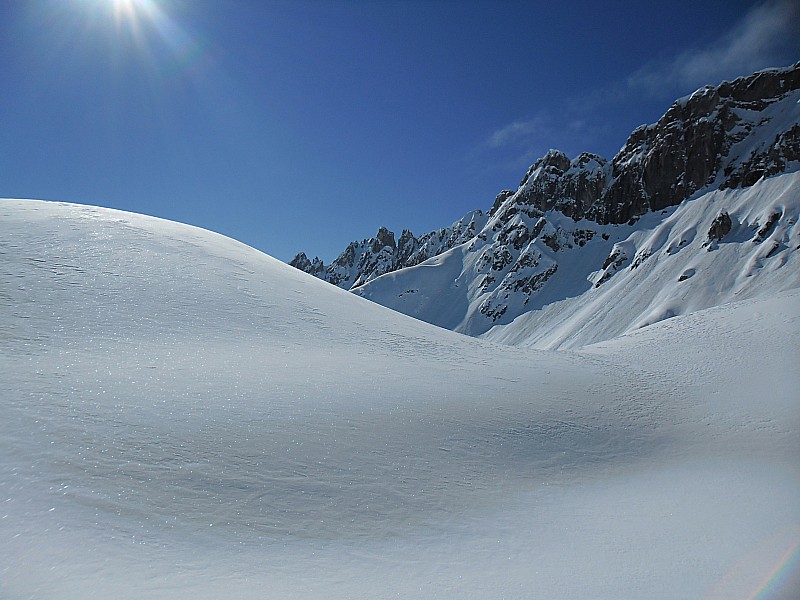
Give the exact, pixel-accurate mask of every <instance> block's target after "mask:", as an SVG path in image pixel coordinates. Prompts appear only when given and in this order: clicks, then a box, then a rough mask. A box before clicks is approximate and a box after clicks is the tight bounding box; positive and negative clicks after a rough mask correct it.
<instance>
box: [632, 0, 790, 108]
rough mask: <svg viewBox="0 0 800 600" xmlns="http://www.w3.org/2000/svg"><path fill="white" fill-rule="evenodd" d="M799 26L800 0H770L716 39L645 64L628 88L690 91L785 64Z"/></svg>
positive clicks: (657, 91) (636, 89) (652, 92)
mask: <svg viewBox="0 0 800 600" xmlns="http://www.w3.org/2000/svg"><path fill="white" fill-rule="evenodd" d="M798 31H800V4H798V3H796V2H794V1H793V0H771V1H769V2H766V3H764V4H761V5H760V6H757V7H756V8H754V9H753V10H751V11H750V12H749V13H747V14H746V15H745V17H744V18H743V19H742V21H741V22H740V23H739V24H738V25H737V26H736V27H734V28H733V29H732V30H731V31H730V32H728V33H727V34H725V35H724V36H722V37H721V38H719V39H718V40H716V41H715V42H713V43H712V44H709V45H708V46H706V47H704V48H701V49H698V50H692V51H687V52H683V53H681V54H680V55H678V56H677V57H675V58H674V59H673V60H671V61H668V62H661V63H651V64H648V65H645V66H644V67H643V68H641V69H640V70H638V71H637V72H635V73H634V74H632V75H631V76H630V77H628V79H627V82H626V83H627V86H626V87H627V88H628V91H629V92H634V91H641V90H643V91H645V92H648V93H650V94H653V95H657V94H662V93H667V92H669V91H672V90H674V89H676V88H680V89H681V90H683V91H685V92H689V91H692V90H694V89H695V88H697V87H699V86H701V85H705V84H716V83H719V82H722V81H723V80H725V79H733V78H735V77H738V76H742V75H747V74H749V73H752V72H753V71H756V70H758V69H763V68H766V67H782V66H786V65H783V64H777V63H778V61H780V60H781V57H783V56H786V55H787V54H789V53H792V52H797V51H798V43H797V39H798V38H797V32H798ZM797 58H800V56H798V57H797Z"/></svg>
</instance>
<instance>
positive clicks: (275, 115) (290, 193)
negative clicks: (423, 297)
mask: <svg viewBox="0 0 800 600" xmlns="http://www.w3.org/2000/svg"><path fill="white" fill-rule="evenodd" d="M797 4H798V3H797V2H794V1H792V0H774V1H770V2H767V3H763V2H740V1H735V0H719V1H717V0H709V1H703V0H692V1H683V0H677V1H674V2H663V3H645V2H621V1H614V0H610V1H606V2H598V1H596V0H588V1H577V2H571V3H570V2H553V1H552V0H548V1H547V2H534V1H529V2H502V1H499V0H495V1H492V2H469V1H464V2H455V1H434V0H431V1H426V2H414V1H396V2H387V1H372V2H367V1H364V2H333V1H330V2H323V1H316V2H308V1H306V2H304V1H300V0H294V1H290V2H270V1H268V0H213V1H212V0H0V82H2V88H0V125H1V127H0V196H2V197H22V198H41V199H49V200H63V201H72V202H80V203H85V204H97V205H101V206H109V207H114V208H120V209H124V210H131V211H136V212H142V213H146V214H151V215H156V216H160V217H165V218H168V219H174V220H178V221H182V222H186V223H191V224H194V225H199V226H201V227H205V228H208V229H212V230H214V231H218V232H221V233H224V234H226V235H229V236H232V237H234V238H236V239H239V240H241V241H244V242H246V243H248V244H250V245H253V246H255V247H257V248H259V249H260V250H263V251H265V252H267V253H268V254H271V255H273V256H275V257H277V258H279V259H281V260H289V259H291V257H292V256H293V255H294V254H295V253H296V252H297V251H299V250H305V251H306V253H308V254H309V255H310V256H313V255H319V256H320V257H321V258H323V259H324V260H325V261H326V262H328V261H330V260H331V259H333V258H334V257H335V256H336V254H338V252H339V251H341V250H342V249H343V248H344V246H345V245H346V244H347V243H348V242H349V241H350V240H352V239H362V238H365V237H369V236H371V235H373V234H374V233H375V231H376V230H377V228H378V227H379V226H381V225H385V226H388V227H389V228H390V229H393V230H395V231H396V232H398V233H399V231H400V229H402V228H404V227H405V228H410V229H411V230H412V231H414V233H417V234H420V233H424V232H427V231H429V230H431V229H434V228H437V227H441V226H445V225H448V224H450V223H451V222H452V221H454V220H456V219H457V218H459V217H461V216H462V215H463V214H464V213H466V212H467V211H469V210H472V209H475V208H482V209H487V208H489V207H490V206H491V204H492V201H493V200H494V196H495V194H496V193H497V192H498V191H500V190H501V189H504V188H509V187H515V186H516V185H517V184H518V183H519V180H520V178H521V177H522V175H523V174H524V172H525V170H526V168H527V167H528V165H529V164H530V163H531V162H533V160H534V159H535V158H537V157H538V156H540V155H541V154H543V153H544V152H545V151H546V150H547V149H548V148H551V147H553V148H560V149H562V150H564V151H565V152H567V153H568V154H570V155H573V156H574V155H576V154H577V153H579V152H581V151H583V150H589V151H593V152H597V153H600V154H602V155H605V156H607V157H609V158H610V157H612V156H613V155H614V154H615V153H616V151H617V150H618V149H619V148H620V146H621V145H622V144H623V143H624V141H625V139H626V138H627V136H628V134H629V133H630V132H631V130H632V129H633V128H634V127H636V126H637V125H640V124H642V123H649V122H652V121H655V120H656V119H657V118H658V117H659V116H660V115H661V114H662V113H663V112H664V111H665V110H666V109H667V107H668V106H669V105H670V103H671V102H672V100H673V99H675V98H676V97H679V96H682V95H685V94H687V93H689V92H691V91H693V90H694V89H695V88H697V87H698V86H700V85H702V84H705V83H713V84H716V83H718V82H719V81H721V80H723V79H726V78H727V79H730V78H733V77H736V76H738V75H743V74H747V73H749V72H751V71H754V70H757V69H760V68H764V67H770V66H785V65H788V64H791V63H793V62H795V61H797V60H800V16H799V15H798V13H799V12H800V10H798V7H797ZM1 226H2V224H0V227H1Z"/></svg>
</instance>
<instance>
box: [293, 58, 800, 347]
mask: <svg viewBox="0 0 800 600" xmlns="http://www.w3.org/2000/svg"><path fill="white" fill-rule="evenodd" d="M798 170H800V63H798V64H797V65H794V66H793V67H789V68H786V69H772V70H767V71H762V72H759V73H755V74H753V75H751V76H749V77H744V78H741V79H737V80H736V81H734V82H731V83H727V82H726V83H723V84H722V85H720V86H718V87H716V88H713V87H705V88H702V89H700V90H698V91H697V92H695V93H694V94H692V95H691V96H687V97H686V98H682V99H680V100H677V101H676V102H675V103H674V104H673V106H672V107H671V108H670V109H669V110H668V111H667V112H666V114H665V115H664V116H663V117H662V118H661V119H660V120H659V121H658V122H657V123H654V124H652V125H649V126H643V127H640V128H638V129H637V130H636V131H634V132H633V133H632V135H631V137H630V138H629V140H628V141H627V143H626V144H625V146H624V147H623V148H622V149H621V150H620V152H619V153H618V154H617V156H616V157H614V159H613V160H611V161H607V160H606V159H604V158H602V157H599V156H596V155H593V154H588V153H583V154H581V155H579V156H578V157H576V158H575V159H573V160H570V159H569V158H568V157H567V156H566V155H565V154H564V153H562V152H559V151H557V150H552V151H550V152H549V153H548V154H547V155H546V156H544V157H543V158H541V159H540V160H538V161H536V163H535V164H534V165H533V166H531V168H530V169H529V170H528V172H527V173H526V174H525V177H524V178H523V179H522V181H521V183H520V186H519V188H518V189H517V190H516V191H512V190H507V191H504V192H501V193H500V194H499V195H498V196H497V199H496V201H495V203H494V205H493V206H492V208H491V210H490V211H489V212H488V214H483V213H481V212H480V211H476V212H473V213H470V214H468V215H466V216H465V217H464V218H463V219H461V220H460V221H458V222H456V223H455V224H454V225H453V226H452V227H450V228H447V229H443V230H440V231H437V232H433V233H430V234H427V235H425V236H422V237H421V238H415V237H414V236H413V235H412V234H411V233H409V232H407V231H406V232H403V235H402V236H401V238H400V242H399V243H395V240H394V237H393V235H392V234H391V232H388V231H386V230H385V229H382V230H381V231H380V232H379V234H378V236H377V237H376V238H373V239H370V240H364V241H363V242H361V243H355V242H354V243H352V244H350V246H349V247H348V248H347V250H346V251H345V252H344V253H343V254H342V255H341V256H340V257H339V258H337V259H336V261H335V262H334V263H333V264H332V265H330V266H327V267H326V266H325V265H323V264H322V263H321V262H320V261H318V260H315V261H314V262H313V263H312V262H311V261H309V260H308V259H307V258H306V257H305V255H302V254H301V255H298V257H296V258H295V259H294V260H293V261H292V264H293V265H294V266H296V267H298V268H300V269H301V270H304V271H307V272H309V273H312V274H314V275H316V276H317V277H320V278H322V279H325V280H326V281H329V282H330V283H333V284H335V285H338V286H340V287H343V288H345V289H351V290H352V291H353V292H355V293H356V294H358V295H361V296H363V297H365V298H369V299H371V300H374V301H375V302H378V303H380V304H383V305H384V306H388V307H390V308H393V309H395V310H397V311H400V312H403V313H405V314H408V315H411V316H414V317H416V318H419V319H422V320H424V321H427V322H430V323H433V324H435V325H439V326H441V327H444V328H447V329H452V330H455V331H458V332H461V333H466V334H469V335H474V336H480V335H485V336H486V337H488V338H490V339H494V340H497V341H502V342H504V343H511V344H525V345H533V346H536V347H540V348H556V347H579V346H581V345H583V344H586V343H592V342H596V341H601V340H605V339H610V338H611V337H614V336H616V335H619V334H620V333H623V332H625V331H631V330H634V329H636V328H637V327H640V326H642V325H644V324H648V323H653V322H655V321H658V320H662V319H665V318H668V317H671V316H675V315H679V314H686V313H688V312H691V311H693V310H698V309H702V308H707V307H711V306H716V305H719V304H722V303H725V302H728V301H731V300H734V299H741V298H749V297H754V296H756V295H759V294H763V293H768V292H771V291H777V290H781V289H792V288H795V287H798V286H800V268H799V267H800V264H798V260H800V259H798V252H797V250H798V246H800V229H798V225H797V221H798V218H800V187H798V178H797V172H798ZM726 215H727V216H726ZM717 219H721V220H720V221H719V222H720V223H725V224H726V225H727V221H726V220H725V219H731V223H730V227H727V228H725V229H724V230H722V229H719V228H716V227H715V229H714V231H712V225H713V224H715V223H716V222H717ZM711 238H713V239H711ZM634 288H635V289H637V290H644V291H643V293H638V292H637V293H632V292H631V290H633V289H634Z"/></svg>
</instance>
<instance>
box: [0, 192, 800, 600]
mask: <svg viewBox="0 0 800 600" xmlns="http://www.w3.org/2000/svg"><path fill="white" fill-rule="evenodd" d="M727 193H730V192H727ZM753 193H756V191H755V188H754V192H753ZM759 193H760V192H759ZM759 214H761V213H759ZM756 216H757V215H756V214H755V213H753V218H754V219H755V217H756ZM764 216H767V214H766V213H764ZM664 218H665V219H667V220H669V219H673V220H675V219H676V217H675V216H674V214H673V215H672V216H668V215H667V216H665V217H664ZM737 218H738V217H737ZM760 222H761V221H760ZM763 226H764V223H763V222H762V227H763ZM734 227H741V225H735V226H734ZM778 227H781V228H783V229H782V230H781V231H783V233H780V232H777V233H776V231H777V228H778ZM775 228H776V231H772V232H770V233H769V234H766V233H765V234H764V235H768V236H776V237H775V239H776V240H777V239H778V236H783V235H785V233H786V226H785V225H776V226H775ZM679 230H680V231H683V230H682V229H681V227H678V228H677V229H675V228H673V229H670V233H669V234H667V238H668V239H669V240H672V237H670V236H671V235H672V232H673V231H674V232H677V231H679ZM735 231H740V230H739V229H735ZM703 235H704V232H701V231H700V232H698V233H697V236H703ZM735 235H739V234H738V233H737V234H735ZM780 239H783V238H780ZM673 241H675V240H673ZM669 243H671V242H669ZM669 243H668V244H667V246H669ZM723 245H724V243H720V244H718V246H717V247H716V249H714V250H712V251H711V252H710V253H709V255H712V254H714V253H719V252H721V251H722V248H720V247H721V246H723ZM679 254H680V253H679ZM444 264H445V265H446V264H447V263H446V262H445V263H444ZM645 266H646V264H643V265H642V266H641V267H639V268H645ZM756 266H757V265H756ZM701 267H702V266H701ZM426 268H427V267H423V270H424V269H426ZM762 268H767V267H764V266H762ZM700 270H701V269H700V268H698V269H697V275H695V277H698V276H699V274H700ZM618 275H619V274H618ZM618 275H615V277H616V276H618ZM692 279H693V278H690V279H688V280H687V281H691V280H692ZM598 289H601V290H602V286H601V287H600V288H598ZM798 347H800V295H798V292H797V291H796V290H795V291H790V292H784V293H780V294H773V295H772V297H770V298H769V299H761V300H757V301H756V300H748V301H744V302H738V303H735V304H731V305H727V306H725V307H722V308H716V309H711V310H708V311H704V312H697V313H693V314H691V315H688V316H685V317H680V318H676V319H671V320H669V321H666V322H663V323H658V324H656V325H653V326H650V327H646V328H644V329H641V330H639V331H637V332H635V333H632V334H630V335H626V336H623V337H620V338H617V339H614V340H611V341H608V342H605V343H603V344H601V345H595V346H591V347H588V348H585V349H583V350H581V351H580V352H567V351H562V352H558V353H555V352H549V351H537V350H530V349H524V348H512V347H507V346H502V345H498V344H493V343H491V342H487V341H484V340H480V339H474V338H468V337H464V336H460V335H458V334H455V333H452V332H449V331H445V330H442V329H439V328H435V327H432V326H430V325H427V324H425V323H421V322H418V321H414V320H412V319H410V318H408V317H406V316H404V315H401V314H398V313H395V312H392V311H389V310H388V309H385V308H384V307H381V306H379V305H377V304H375V303H371V302H367V301H366V300H363V299H361V298H358V297H357V296H355V295H353V294H350V293H347V292H345V291H342V290H338V289H336V288H334V287H332V286H330V285H328V284H326V283H324V282H321V281H319V280H317V279H315V278H313V277H310V276H308V275H306V274H304V273H301V272H300V271H298V270H296V269H293V268H291V267H289V266H287V265H284V264H282V263H280V262H279V261H276V260H274V259H271V258H269V257H267V256H265V255H263V254H261V253H259V252H257V251H255V250H253V249H251V248H248V247H246V246H244V245H242V244H239V243H237V242H234V241H232V240H230V239H227V238H224V237H222V236H219V235H216V234H213V233H209V232H206V231H203V230H200V229H196V228H192V227H188V226H184V225H179V224H176V223H170V222H166V221H162V220H157V219H153V218H149V217H143V216H139V215H133V214H128V213H122V212H118V211H112V210H108V209H99V208H92V207H84V206H77V205H65V204H52V203H44V202H37V201H10V200H6V201H0V374H2V375H1V376H0V407H1V408H2V415H3V418H2V419H0V556H2V557H3V560H2V561H1V562H0V595H2V596H3V598H12V599H15V598H30V597H35V598H59V599H60V598H143V597H144V598H220V597H228V598H234V597H235V598H265V597H276V598H277V597H279V598H376V597H381V598H383V597H401V598H481V599H486V598H523V597H524V598H529V597H541V598H568V597H569V598H631V599H633V598H637V599H638V598H645V597H646V598H700V597H703V598H716V599H723V598H724V599H735V598H751V597H755V595H756V594H758V593H760V592H761V591H762V590H766V591H764V593H765V594H766V593H768V592H769V593H770V594H771V595H770V596H768V597H770V598H784V599H787V600H788V599H789V598H795V597H796V595H795V594H796V592H797V590H798V589H800V588H798V583H800V582H799V581H798V577H799V576H800V575H799V574H798V573H797V571H796V570H794V571H791V570H790V571H788V575H787V576H786V577H784V578H783V579H780V580H773V581H767V580H766V578H767V577H769V576H771V574H773V573H775V572H776V571H775V570H776V568H778V567H780V566H781V565H782V564H784V563H786V564H790V565H791V564H792V563H791V559H792V555H791V552H792V548H796V547H797V546H796V545H797V543H798V541H799V540H800V517H799V515H800V470H799V468H798V463H797V459H796V457H797V450H798V441H799V438H798V427H799V426H800V407H798V402H797V395H796V390H797V388H798V384H800V381H799V380H798V374H797V369H796V365H797V358H798V356H797V348H798ZM794 564H796V563H794ZM784 572H786V569H784ZM765 582H766V583H767V584H769V588H768V589H767V588H763V586H764V584H765Z"/></svg>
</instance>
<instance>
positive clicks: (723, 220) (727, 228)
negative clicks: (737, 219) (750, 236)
mask: <svg viewBox="0 0 800 600" xmlns="http://www.w3.org/2000/svg"><path fill="white" fill-rule="evenodd" d="M732 227H733V222H732V221H731V217H730V215H729V214H728V213H726V212H723V213H720V214H719V215H717V218H716V219H714V220H713V221H712V222H711V227H709V229H708V240H709V241H711V240H717V241H720V240H721V239H722V238H724V237H725V236H726V235H728V234H729V233H730V232H731V228H732Z"/></svg>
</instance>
